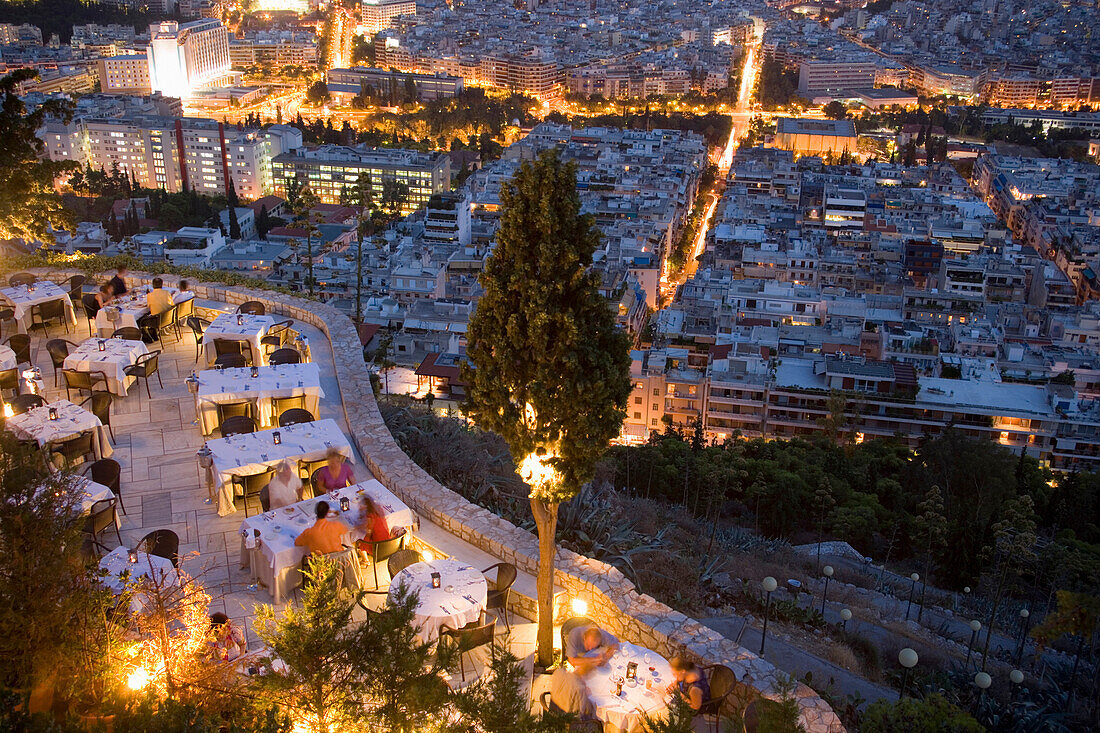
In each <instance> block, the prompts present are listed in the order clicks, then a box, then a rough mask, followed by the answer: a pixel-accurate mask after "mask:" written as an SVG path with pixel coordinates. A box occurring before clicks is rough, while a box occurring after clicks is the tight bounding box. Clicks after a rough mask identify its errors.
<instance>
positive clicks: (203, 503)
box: [31, 300, 535, 684]
mask: <svg viewBox="0 0 1100 733" xmlns="http://www.w3.org/2000/svg"><path fill="white" fill-rule="evenodd" d="M196 303H197V308H198V309H202V308H209V309H212V310H219V311H223V312H233V310H234V309H233V307H232V306H228V305H226V304H225V303H217V302H212V301H204V300H199V301H196ZM294 328H295V329H297V330H299V331H301V332H302V333H303V334H305V335H306V337H307V338H308V339H309V343H310V350H311V355H312V360H313V362H315V363H317V364H318V365H319V366H320V372H321V386H322V389H323V390H324V394H325V396H324V397H323V398H322V399H321V401H320V405H319V408H318V413H319V414H318V415H317V416H316V417H317V418H318V419H324V418H332V419H333V420H335V421H336V422H337V423H338V424H339V425H340V427H341V429H342V430H343V431H344V432H345V434H346V433H347V423H346V420H345V416H344V412H343V409H342V408H341V395H340V388H339V385H338V383H337V380H336V376H335V372H334V369H333V355H332V350H331V347H330V344H329V341H328V339H327V337H326V336H325V335H324V334H323V333H322V332H321V331H320V330H318V329H317V328H315V327H313V326H310V325H308V324H305V323H302V322H299V321H295V326H294ZM88 337H89V336H88V323H87V321H86V320H85V319H84V318H83V316H80V317H79V318H78V321H77V326H76V327H75V329H74V328H73V327H72V326H70V333H69V334H68V335H66V334H65V330H64V328H61V327H59V326H56V325H54V326H52V327H51V328H50V330H49V336H48V338H68V339H69V340H70V341H73V342H76V343H79V342H81V341H83V340H84V339H85V338H88ZM46 340H47V339H46V337H43V336H41V331H38V332H36V333H35V335H34V336H33V341H32V346H31V358H32V359H33V360H34V363H35V365H36V366H38V367H39V368H41V370H42V375H43V377H42V379H43V382H44V383H45V385H46V395H45V396H46V399H47V400H48V401H51V402H52V401H54V400H58V399H64V398H65V389H64V386H61V387H55V386H54V381H53V366H52V364H51V362H50V357H49V354H48V353H47V351H46V347H45V342H46ZM149 348H150V350H155V349H158V348H160V349H162V353H161V357H160V364H159V367H160V373H161V379H162V380H163V382H164V387H163V388H161V387H160V385H159V384H158V383H157V379H156V377H154V378H153V379H152V380H151V381H150V383H149V387H150V390H151V391H152V399H149V398H148V397H147V396H146V394H145V388H144V385H143V384H141V383H140V381H139V382H137V383H135V384H133V385H132V386H131V387H130V388H129V390H128V395H127V396H126V397H124V398H116V400H115V401H114V403H113V405H112V409H111V426H112V428H113V431H114V435H115V440H114V441H113V443H112V445H113V447H114V451H115V452H114V455H113V456H112V458H113V459H114V460H116V461H118V462H119V464H121V466H122V474H121V490H122V501H123V503H124V504H125V507H126V514H125V515H123V516H122V527H121V535H122V542H123V544H125V545H127V546H131V547H132V546H134V545H136V544H137V543H138V542H139V541H140V540H141V538H142V537H144V536H145V535H146V534H147V533H148V532H151V531H153V530H155V529H170V530H172V531H173V532H175V533H176V534H177V535H179V538H180V548H179V553H180V557H181V559H182V562H183V565H182V566H183V568H184V569H186V570H187V571H188V572H189V573H190V574H191V575H192V576H194V577H201V581H202V583H203V585H204V586H205V588H206V591H207V592H208V593H209V595H210V596H211V598H212V599H213V602H212V603H211V606H210V613H214V612H217V611H223V612H224V613H225V614H226V615H228V616H229V617H230V618H231V619H232V620H233V621H234V623H235V625H237V626H238V627H239V628H243V629H245V630H246V631H245V633H246V634H247V637H248V642H249V647H250V648H256V647H257V646H259V642H258V639H257V637H256V635H255V633H254V631H253V630H252V619H253V616H254V613H255V612H254V609H255V606H256V604H271V603H272V598H271V595H270V594H269V593H268V592H267V590H266V589H265V588H263V587H259V588H250V586H252V583H253V580H252V575H251V573H250V571H249V570H247V569H241V568H240V535H239V534H238V532H239V529H240V523H241V521H242V520H243V519H244V512H243V511H242V510H238V511H237V512H235V513H233V514H230V515H228V516H225V517H219V516H218V513H217V510H216V504H215V503H208V501H207V497H208V492H207V487H206V478H205V476H204V475H203V474H204V472H203V471H202V469H201V468H200V467H199V465H198V459H197V457H196V455H195V452H196V451H197V450H198V449H199V448H200V447H202V445H203V443H204V440H205V439H204V438H203V436H202V435H201V433H200V431H199V428H198V426H197V424H196V422H195V401H194V397H193V396H192V395H191V394H190V393H189V392H188V391H187V387H186V384H185V381H184V380H185V379H186V377H187V376H188V375H189V374H190V373H191V371H192V370H193V369H194V370H199V369H202V368H203V364H202V360H203V359H204V357H200V363H199V364H196V362H195V340H194V338H193V337H192V336H191V334H190V332H188V331H187V330H186V329H184V333H183V338H182V339H181V340H180V341H174V340H173V337H171V336H170V337H168V338H166V339H165V342H164V344H163V346H161V345H159V344H151V345H149ZM81 399H83V398H79V399H78V398H77V396H76V394H75V393H74V394H73V401H74V402H79V401H80V400H81ZM214 437H217V436H216V435H215V436H214ZM353 450H354V444H353ZM353 469H354V471H355V477H356V480H358V481H362V480H366V479H368V478H371V475H370V473H369V470H368V469H367V468H366V467H365V465H364V463H363V460H362V457H361V456H359V455H358V454H356V459H355V463H354V464H353ZM78 470H79V469H78ZM237 506H238V507H239V508H240V507H242V506H243V505H242V504H241V502H240V501H238V502H237ZM251 511H252V512H253V513H254V512H258V511H259V507H258V506H256V507H254V508H252V510H251ZM417 535H418V536H422V537H424V538H425V540H426V541H427V542H428V543H429V544H431V545H433V546H434V547H437V548H439V549H441V550H442V551H443V552H445V553H446V554H448V555H450V556H453V557H455V558H457V559H459V560H463V561H465V562H468V563H470V564H472V565H474V566H475V567H479V568H484V567H488V566H489V565H490V564H492V563H493V562H496V559H495V558H491V557H490V556H488V555H487V554H486V553H484V552H483V551H481V550H480V549H478V548H475V547H473V546H471V545H469V544H467V543H465V542H464V541H462V540H461V539H460V538H458V537H455V536H453V535H450V534H449V533H447V532H446V531H444V530H443V529H441V528H439V527H436V526H435V525H432V524H430V523H428V522H426V521H423V520H422V525H421V530H420V531H419V532H418V533H417ZM101 541H102V542H103V543H104V544H105V545H106V546H107V547H108V549H113V548H114V547H115V545H116V543H117V540H116V538H115V534H114V533H113V532H111V531H109V530H108V531H107V532H105V533H104V534H103V535H101ZM367 575H368V577H369V576H370V573H369V571H368V573H367ZM379 579H380V582H381V583H382V584H383V585H385V584H386V583H388V580H389V578H388V574H387V573H386V572H385V571H384V570H383V569H381V568H380V573H379ZM522 580H523V579H521V581H520V582H522ZM526 580H527V581H529V583H530V584H531V585H533V583H534V580H533V579H530V578H528V579H526ZM288 595H289V596H290V597H289V598H288V599H287V601H286V603H295V602H297V600H296V594H288ZM284 607H285V603H284V604H277V605H276V608H277V609H282V608H284ZM359 613H362V612H361V611H359ZM509 620H510V621H511V622H512V633H511V638H510V646H511V648H512V650H513V652H514V653H515V654H516V655H517V656H518V657H519V658H520V659H521V660H525V666H526V668H527V669H528V672H529V675H528V680H529V681H530V670H531V668H532V659H533V654H534V648H535V624H533V623H531V622H530V621H528V620H527V619H524V618H521V617H519V616H515V615H510V616H509ZM500 628H501V629H502V630H503V626H500ZM457 679H458V675H457V673H456V675H455V681H456V682H457ZM467 679H469V675H467ZM528 684H529V683H528Z"/></svg>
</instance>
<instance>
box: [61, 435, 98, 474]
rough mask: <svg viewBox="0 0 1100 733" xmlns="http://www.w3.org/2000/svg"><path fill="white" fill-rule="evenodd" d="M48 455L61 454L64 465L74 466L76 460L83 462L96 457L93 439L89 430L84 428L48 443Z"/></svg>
mask: <svg viewBox="0 0 1100 733" xmlns="http://www.w3.org/2000/svg"><path fill="white" fill-rule="evenodd" d="M50 455H51V456H61V458H62V460H64V462H65V466H66V467H69V466H74V465H76V464H77V463H78V462H79V463H84V462H85V461H87V460H88V459H89V458H90V459H91V460H93V461H94V460H95V459H96V455H95V440H94V438H93V434H92V431H91V430H85V431H84V432H82V433H78V434H77V435H74V436H73V437H71V438H66V439H65V440H58V441H54V442H53V443H50Z"/></svg>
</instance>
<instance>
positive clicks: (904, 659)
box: [898, 647, 920, 697]
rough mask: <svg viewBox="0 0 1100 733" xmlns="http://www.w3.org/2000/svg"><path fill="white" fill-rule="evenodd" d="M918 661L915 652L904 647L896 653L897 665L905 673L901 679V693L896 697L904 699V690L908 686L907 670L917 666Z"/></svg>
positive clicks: (918, 658)
mask: <svg viewBox="0 0 1100 733" xmlns="http://www.w3.org/2000/svg"><path fill="white" fill-rule="evenodd" d="M918 661H920V657H918V656H917V653H916V651H914V650H913V649H910V648H909V647H905V648H904V649H902V650H901V651H900V652H898V664H900V665H901V666H902V667H904V668H905V673H904V674H903V675H902V677H901V693H900V694H899V695H898V697H905V688H906V687H907V686H908V685H909V670H911V669H913V667H916V666H917V662H918Z"/></svg>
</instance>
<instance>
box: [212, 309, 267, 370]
mask: <svg viewBox="0 0 1100 733" xmlns="http://www.w3.org/2000/svg"><path fill="white" fill-rule="evenodd" d="M273 325H275V319H274V318H272V317H271V316H254V315H251V314H249V313H223V314H222V315H220V316H218V317H217V318H215V319H214V320H213V321H212V322H211V323H210V325H209V326H207V327H206V330H205V331H203V334H202V343H203V348H204V349H205V353H206V361H207V363H208V364H209V363H213V361H214V358H215V354H214V339H221V340H223V341H247V342H248V343H249V345H250V347H251V349H252V363H253V364H255V365H257V366H262V365H264V364H266V363H267V355H266V354H264V348H263V345H262V344H261V343H260V341H261V340H262V339H263V337H264V336H266V335H267V331H268V329H270V328H271V327H272V326H273Z"/></svg>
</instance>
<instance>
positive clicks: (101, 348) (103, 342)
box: [99, 339, 107, 351]
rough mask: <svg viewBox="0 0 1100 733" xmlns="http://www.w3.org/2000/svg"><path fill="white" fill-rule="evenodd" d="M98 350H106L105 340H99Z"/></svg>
mask: <svg viewBox="0 0 1100 733" xmlns="http://www.w3.org/2000/svg"><path fill="white" fill-rule="evenodd" d="M99 350H100V351H106V350H107V342H106V341H104V340H103V339H100V340H99Z"/></svg>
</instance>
